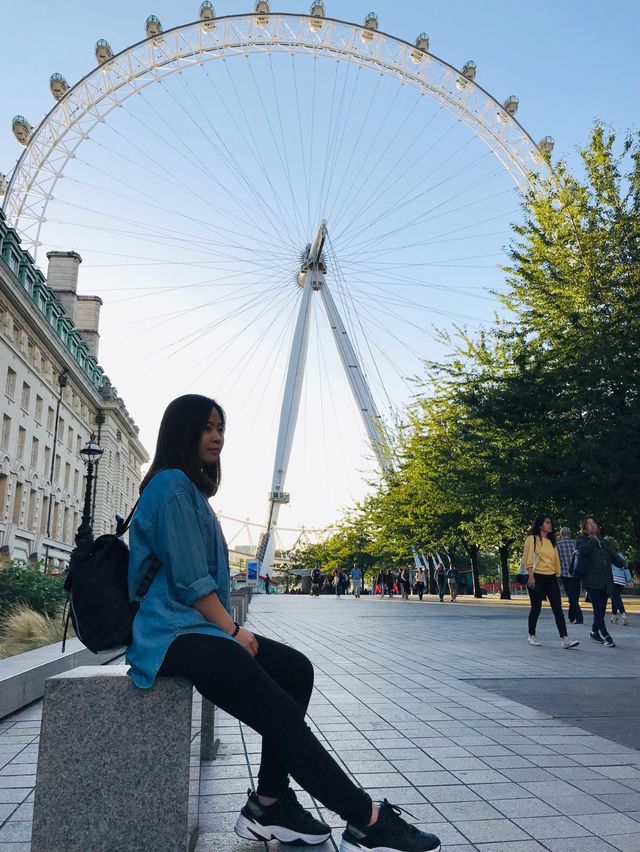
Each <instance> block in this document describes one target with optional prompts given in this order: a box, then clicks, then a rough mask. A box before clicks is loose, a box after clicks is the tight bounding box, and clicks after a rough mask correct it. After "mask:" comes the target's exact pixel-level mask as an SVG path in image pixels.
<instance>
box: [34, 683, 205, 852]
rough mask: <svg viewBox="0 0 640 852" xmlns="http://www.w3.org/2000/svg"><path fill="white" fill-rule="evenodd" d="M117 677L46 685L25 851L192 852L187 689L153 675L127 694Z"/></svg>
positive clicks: (194, 778) (193, 780)
mask: <svg viewBox="0 0 640 852" xmlns="http://www.w3.org/2000/svg"><path fill="white" fill-rule="evenodd" d="M127 670H128V667H127V666H106V667H99V668H98V667H88V666H83V667H80V668H77V669H74V670H72V671H69V672H64V673H62V674H59V675H56V676H54V677H52V678H50V679H49V680H48V681H47V683H46V685H45V695H44V706H43V711H42V727H41V734H40V750H39V754H38V770H37V778H36V792H35V803H34V815H33V837H32V845H31V849H32V852H87V850H91V852H115V850H118V852H127V850H131V852H141V850H147V849H149V850H151V849H152V850H154V852H190V850H193V848H194V846H195V843H196V840H197V795H198V787H199V768H198V769H197V771H192V772H191V773H190V769H192V770H194V769H195V767H199V763H200V754H199V753H197V741H196V738H193V737H192V721H193V720H192V714H193V710H192V708H193V701H192V697H193V688H192V686H191V684H190V683H188V682H187V681H186V680H182V679H179V678H158V680H157V681H156V683H155V684H154V686H153V687H152V688H151V689H137V688H136V687H135V686H134V685H133V683H132V681H131V679H130V678H129V677H128V675H127ZM203 704H204V705H206V704H209V702H203ZM209 707H210V708H211V705H209ZM205 713H210V711H209V710H204V708H203V718H204V715H205ZM210 715H211V726H210V727H211V728H212V727H213V726H212V714H210ZM203 727H204V726H203ZM203 739H204V738H203ZM190 805H191V806H190Z"/></svg>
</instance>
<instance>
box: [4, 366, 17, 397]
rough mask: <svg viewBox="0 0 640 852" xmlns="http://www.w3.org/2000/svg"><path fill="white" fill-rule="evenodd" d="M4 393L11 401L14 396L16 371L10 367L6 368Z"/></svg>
mask: <svg viewBox="0 0 640 852" xmlns="http://www.w3.org/2000/svg"><path fill="white" fill-rule="evenodd" d="M5 393H6V394H7V396H8V397H10V398H11V399H13V398H14V397H15V395H16V371H15V370H12V369H11V367H8V368H7V383H6V385H5Z"/></svg>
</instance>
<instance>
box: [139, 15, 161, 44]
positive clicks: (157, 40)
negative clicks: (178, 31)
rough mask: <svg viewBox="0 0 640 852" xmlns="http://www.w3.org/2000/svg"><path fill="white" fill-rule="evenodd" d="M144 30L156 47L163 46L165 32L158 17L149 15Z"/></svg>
mask: <svg viewBox="0 0 640 852" xmlns="http://www.w3.org/2000/svg"><path fill="white" fill-rule="evenodd" d="M144 28H145V32H146V33H147V38H152V39H153V43H154V44H155V45H158V44H162V42H163V41H164V35H163V32H164V31H163V29H162V24H161V23H160V20H159V19H158V18H157V17H156V15H149V17H148V18H147V20H146V21H145V25H144Z"/></svg>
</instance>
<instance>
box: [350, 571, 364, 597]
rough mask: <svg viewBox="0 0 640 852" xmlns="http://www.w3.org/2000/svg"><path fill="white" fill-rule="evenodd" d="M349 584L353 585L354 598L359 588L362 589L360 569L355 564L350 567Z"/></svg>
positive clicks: (357, 595)
mask: <svg viewBox="0 0 640 852" xmlns="http://www.w3.org/2000/svg"><path fill="white" fill-rule="evenodd" d="M351 585H352V587H353V596H354V598H359V597H360V590H361V589H362V571H361V570H360V568H358V566H357V565H354V566H353V568H352V569H351Z"/></svg>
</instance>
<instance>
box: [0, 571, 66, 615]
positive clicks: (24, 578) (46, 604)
mask: <svg viewBox="0 0 640 852" xmlns="http://www.w3.org/2000/svg"><path fill="white" fill-rule="evenodd" d="M63 584H64V579H63V578H62V577H52V576H50V575H48V574H43V573H42V568H41V565H40V564H39V563H36V564H35V565H31V564H30V565H27V564H26V563H25V562H22V561H20V560H14V561H13V562H12V563H11V565H10V566H9V567H8V568H5V569H4V570H0V620H3V619H4V617H5V614H6V613H8V612H9V611H10V610H12V609H13V608H14V607H15V606H16V605H18V604H23V605H24V606H27V607H29V608H30V609H32V610H35V611H36V612H39V613H41V614H42V615H48V616H50V617H54V616H55V615H56V614H57V613H58V612H59V611H60V610H61V609H62V608H63V606H64V602H65V600H66V597H67V593H66V592H65V590H64V585H63Z"/></svg>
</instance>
